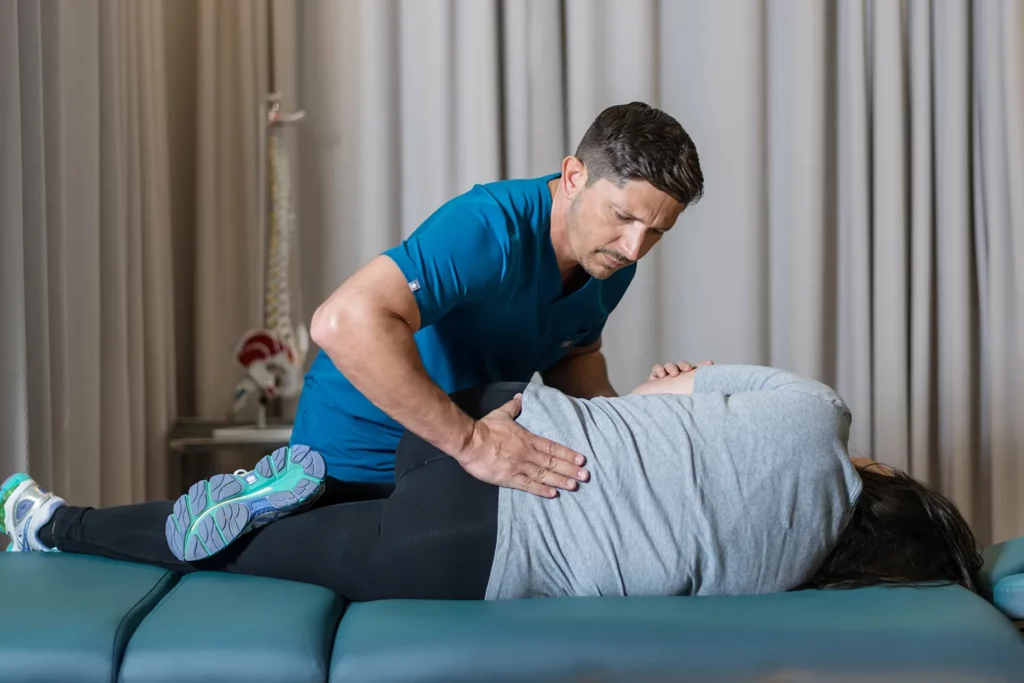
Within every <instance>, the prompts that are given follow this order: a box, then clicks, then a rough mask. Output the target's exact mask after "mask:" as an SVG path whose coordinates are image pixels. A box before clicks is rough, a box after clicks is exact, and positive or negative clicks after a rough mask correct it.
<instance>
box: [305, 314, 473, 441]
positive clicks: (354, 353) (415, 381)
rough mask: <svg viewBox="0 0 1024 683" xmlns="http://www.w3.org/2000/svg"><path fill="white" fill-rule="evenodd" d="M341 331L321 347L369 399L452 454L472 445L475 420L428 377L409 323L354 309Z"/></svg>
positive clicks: (341, 323)
mask: <svg viewBox="0 0 1024 683" xmlns="http://www.w3.org/2000/svg"><path fill="white" fill-rule="evenodd" d="M337 329H338V333H337V334H331V333H328V334H326V335H325V336H324V338H323V339H321V340H320V341H319V342H318V343H319V345H320V348H321V349H323V351H324V353H326V354H327V356H328V357H329V358H330V359H331V360H332V361H333V362H334V365H335V366H336V367H337V368H338V369H339V370H340V371H341V372H342V373H343V374H344V375H345V376H346V377H347V378H348V380H349V381H350V382H352V384H353V385H354V386H355V387H356V389H358V390H359V391H360V392H362V394H363V395H364V396H366V398H368V399H369V400H370V401H371V402H372V403H373V404H374V405H376V406H377V407H378V408H380V409H381V410H383V411H384V412H385V413H387V414H388V415H389V416H390V417H391V418H392V419H394V420H395V421H396V422H398V423H399V424H401V425H402V426H403V427H405V428H406V429H408V430H410V431H412V432H414V433H415V434H417V435H419V436H420V437H421V438H423V439H424V440H426V441H428V442H429V443H431V444H433V445H435V446H437V447H438V448H440V449H441V450H442V451H444V452H446V453H448V454H449V455H452V456H456V455H457V454H458V453H459V452H460V451H461V450H462V449H463V448H464V447H465V446H466V445H467V444H468V442H469V439H470V438H471V436H472V433H473V425H474V420H473V419H472V418H471V417H470V416H469V415H467V414H466V413H465V412H463V411H462V410H461V409H460V408H459V407H458V406H456V405H455V404H454V403H453V402H452V400H451V399H450V398H449V397H448V394H447V393H446V392H445V391H444V390H443V389H441V387H439V386H438V385H437V383H436V382H434V381H433V380H432V379H431V378H430V376H429V375H428V374H427V371H426V369H425V368H424V367H423V361H422V359H421V358H420V355H419V350H418V349H417V347H416V342H415V340H414V339H413V335H412V331H411V330H410V329H409V325H408V324H407V323H406V322H405V321H403V320H402V319H400V318H398V317H392V316H388V315H386V314H381V313H377V312H371V311H369V310H367V311H352V312H348V313H346V314H345V316H344V317H342V318H340V319H339V322H338V324H337Z"/></svg>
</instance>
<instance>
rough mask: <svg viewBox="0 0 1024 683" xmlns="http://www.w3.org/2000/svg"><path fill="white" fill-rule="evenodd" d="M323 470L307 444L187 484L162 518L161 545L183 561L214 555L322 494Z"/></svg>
mask: <svg viewBox="0 0 1024 683" xmlns="http://www.w3.org/2000/svg"><path fill="white" fill-rule="evenodd" d="M326 470H327V466H326V465H325V464H324V459H323V457H322V456H321V455H320V454H319V453H317V452H316V451H314V450H312V449H310V448H309V446H289V447H284V448H279V449H277V450H276V451H274V452H273V453H271V454H270V455H267V456H265V457H264V458H263V459H262V460H260V461H259V463H257V464H256V468H255V469H253V470H249V471H246V470H238V471H236V472H235V473H234V474H217V475H214V476H213V477H211V478H210V479H209V480H208V481H207V480H203V481H200V482H198V483H196V484H193V485H192V487H191V488H190V489H189V490H188V493H186V494H185V495H183V496H182V497H181V498H179V499H178V500H177V502H175V503H174V512H173V513H171V515H170V516H169V517H168V518H167V523H166V525H165V526H164V532H165V534H166V536H167V545H168V546H169V547H170V549H171V552H172V553H174V556H175V557H177V558H178V559H179V560H183V561H185V562H195V561H196V560H201V559H203V558H206V557H210V556H212V555H215V554H217V553H218V552H220V551H221V550H223V549H224V548H226V547H227V546H228V545H230V544H231V543H232V542H233V541H234V540H235V539H236V538H238V537H239V536H242V535H243V534H245V533H248V532H249V531H252V530H253V529H258V528H259V527H261V526H264V525H266V524H269V523H270V522H273V521H275V520H277V519H280V518H281V517H285V516H287V515H290V514H293V513H295V512H298V511H299V510H302V509H304V508H306V507H308V506H309V505H310V504H312V503H313V501H315V500H316V499H317V498H319V497H320V494H321V493H322V492H323V488H324V477H325V475H326Z"/></svg>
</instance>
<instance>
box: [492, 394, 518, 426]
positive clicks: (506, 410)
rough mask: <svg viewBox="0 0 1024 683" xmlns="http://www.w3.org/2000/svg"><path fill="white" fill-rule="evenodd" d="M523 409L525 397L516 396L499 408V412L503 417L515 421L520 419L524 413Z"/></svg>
mask: <svg viewBox="0 0 1024 683" xmlns="http://www.w3.org/2000/svg"><path fill="white" fill-rule="evenodd" d="M522 409H523V395H522V394H516V395H515V396H513V397H512V400H511V401H509V402H508V403H506V404H505V405H503V406H501V407H500V408H498V410H497V412H499V413H501V414H502V415H506V416H508V417H510V418H512V419H513V420H514V419H515V418H517V417H519V413H520V412H521V411H522Z"/></svg>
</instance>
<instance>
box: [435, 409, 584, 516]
mask: <svg viewBox="0 0 1024 683" xmlns="http://www.w3.org/2000/svg"><path fill="white" fill-rule="evenodd" d="M521 410H522V394H516V395H515V397H514V398H513V399H512V400H511V401H509V402H508V403H506V404H504V405H503V406H500V407H499V408H496V409H495V410H493V411H492V412H490V413H488V414H487V415H485V416H484V417H483V418H481V419H480V420H477V421H476V423H475V425H474V427H473V434H472V436H471V438H470V441H469V443H468V445H467V446H466V447H465V448H464V449H463V450H462V451H461V452H459V453H457V454H455V458H456V459H457V460H458V461H459V463H460V464H461V465H462V467H463V468H464V469H465V470H466V471H467V472H469V473H470V474H471V475H473V476H474V477H476V478H477V479H479V480H480V481H485V482H487V483H489V484H495V485H497V486H503V487H506V488H513V489H520V490H522V491H527V492H529V493H533V494H535V495H538V496H543V497H545V498H554V497H555V496H556V495H558V491H557V490H556V489H564V490H566V491H573V490H575V489H576V488H577V487H578V486H579V484H578V483H577V482H579V481H586V480H587V479H588V478H589V476H590V475H589V473H588V472H587V471H586V470H585V469H583V467H582V465H583V464H584V463H585V462H586V458H584V457H583V455H581V454H580V453H577V452H576V451H573V450H570V449H568V448H566V447H565V446H562V445H561V444H558V443H555V442H554V441H550V440H548V439H544V438H542V437H539V436H537V435H535V434H531V433H530V432H529V431H527V430H526V429H524V428H522V427H521V426H519V424H518V423H517V422H516V417H518V416H519V413H520V411H521Z"/></svg>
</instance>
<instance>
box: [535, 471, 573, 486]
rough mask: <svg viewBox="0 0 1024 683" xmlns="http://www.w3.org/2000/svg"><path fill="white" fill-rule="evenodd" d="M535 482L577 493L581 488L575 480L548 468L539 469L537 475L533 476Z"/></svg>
mask: <svg viewBox="0 0 1024 683" xmlns="http://www.w3.org/2000/svg"><path fill="white" fill-rule="evenodd" d="M533 480H534V481H536V482H539V483H541V484H546V485H548V486H553V487H555V488H559V489H565V490H566V491H575V490H576V489H577V488H578V487H579V484H578V483H576V480H575V479H569V478H567V477H563V476H562V475H560V474H555V473H554V472H553V471H551V470H549V469H548V468H546V467H538V468H537V473H536V474H534V475H533Z"/></svg>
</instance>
